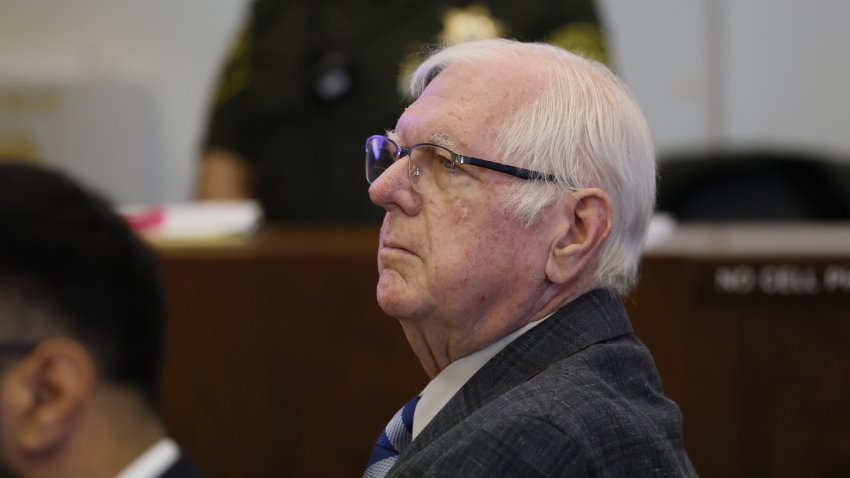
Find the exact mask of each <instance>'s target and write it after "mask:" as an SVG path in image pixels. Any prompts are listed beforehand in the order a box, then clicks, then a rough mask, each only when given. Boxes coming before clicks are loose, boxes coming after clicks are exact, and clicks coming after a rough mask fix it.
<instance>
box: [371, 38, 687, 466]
mask: <svg viewBox="0 0 850 478" xmlns="http://www.w3.org/2000/svg"><path fill="white" fill-rule="evenodd" d="M411 92H412V94H413V96H414V97H415V98H416V100H415V101H414V102H413V103H412V104H411V105H410V106H409V107H408V108H407V109H406V110H405V112H404V113H403V114H402V116H401V117H400V118H399V120H398V122H397V124H396V128H395V130H394V131H391V132H389V133H387V135H386V136H380V135H379V136H372V137H370V138H369V139H368V140H367V142H366V161H367V165H366V168H367V178H368V180H369V182H370V183H371V187H370V189H369V195H370V197H371V199H372V201H373V202H374V203H375V204H377V205H379V206H381V207H383V208H384V209H385V210H386V215H385V218H384V222H383V227H382V229H381V238H380V246H379V252H378V269H379V272H380V279H379V281H378V286H377V295H378V302H379V303H380V305H381V307H382V308H383V310H384V311H386V312H387V313H388V314H390V315H391V316H393V317H396V318H397V319H398V320H399V321H400V323H401V325H402V328H403V329H404V333H405V335H406V337H407V339H408V341H409V342H410V345H411V347H412V348H413V351H414V352H415V353H416V355H417V357H418V358H419V360H420V361H421V363H422V366H423V367H424V368H425V370H426V371H427V373H428V374H429V376H430V377H431V378H432V381H431V382H430V383H429V384H428V385H427V387H425V389H424V390H423V392H422V394H421V396H420V397H415V398H414V399H413V400H411V402H410V403H408V404H407V405H405V406H404V407H403V408H402V410H400V411H399V413H398V414H397V415H396V416H395V417H393V419H392V420H391V422H390V423H389V425H388V426H387V429H386V430H385V431H384V433H383V434H382V435H381V437H380V439H379V441H378V444H377V445H376V447H375V450H374V452H373V453H372V456H371V457H370V460H369V464H368V466H367V470H366V472H365V475H364V476H367V477H373V476H384V475H386V476H393V477H400V476H439V477H446V476H458V477H472V476H488V477H490V476H571V477H573V476H629V477H632V476H691V475H695V472H694V470H693V468H692V466H691V464H690V461H689V459H688V457H687V454H686V453H685V450H684V446H683V441H682V424H681V414H680V412H679V409H678V407H677V406H676V404H675V403H673V402H672V401H670V400H669V399H667V398H666V397H665V396H664V394H663V393H662V391H661V385H660V383H659V379H658V374H657V372H656V370H655V366H654V364H653V361H652V358H651V356H650V354H649V352H648V351H647V349H646V348H645V347H644V346H643V344H641V343H640V342H639V341H638V340H637V339H636V338H635V336H634V335H633V334H632V329H631V326H630V323H629V320H628V317H627V316H626V313H625V310H624V309H623V306H622V304H621V301H620V299H619V296H621V295H623V294H625V293H626V292H627V291H628V290H629V288H630V287H631V286H632V285H633V284H634V282H635V276H636V271H637V266H638V260H639V256H640V252H641V248H642V244H643V238H644V234H645V232H646V229H647V225H648V222H649V219H650V216H651V213H652V207H653V202H654V195H655V161H654V155H653V148H652V144H651V139H650V133H649V131H648V128H647V126H646V123H645V120H644V118H643V116H642V114H641V112H640V110H639V108H638V106H637V105H636V103H635V101H634V99H633V98H632V97H631V96H630V94H629V93H628V91H627V89H626V88H625V86H624V85H623V84H622V83H621V82H620V81H619V80H618V79H617V78H616V77H615V76H614V75H613V74H612V73H611V72H610V71H609V70H608V69H607V68H605V67H604V66H602V65H601V64H598V63H596V62H593V61H589V60H587V59H584V58H582V57H579V56H576V55H574V54H571V53H568V52H567V51H565V50H562V49H560V48H557V47H554V46H551V45H543V44H524V43H518V42H514V41H509V40H485V41H480V42H471V43H466V44H461V45H457V46H453V47H450V48H447V49H445V50H443V51H440V52H438V53H436V54H435V55H433V56H431V57H430V58H429V59H427V60H426V61H425V62H424V63H423V64H422V65H421V66H420V67H419V68H418V69H417V71H416V72H415V73H414V75H413V77H412V79H411ZM411 438H412V442H411V441H410V440H411Z"/></svg>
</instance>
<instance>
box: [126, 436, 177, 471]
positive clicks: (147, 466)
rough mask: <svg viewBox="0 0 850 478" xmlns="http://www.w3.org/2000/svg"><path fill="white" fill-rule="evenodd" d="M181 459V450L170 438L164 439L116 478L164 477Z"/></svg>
mask: <svg viewBox="0 0 850 478" xmlns="http://www.w3.org/2000/svg"><path fill="white" fill-rule="evenodd" d="M179 458H180V448H178V447H177V443H175V442H174V440H172V439H170V438H162V439H161V440H159V441H158V442H156V443H154V445H153V446H151V447H150V448H148V449H147V450H146V451H145V452H144V453H142V454H141V455H139V457H138V458H136V459H135V460H134V461H133V462H132V463H130V464H129V465H127V467H125V468H124V469H123V470H122V471H121V473H119V474H118V475H117V476H116V477H115V478H155V477H158V476H160V475H162V474H163V473H164V472H165V470H167V469H168V468H170V467H171V465H173V464H174V463H176V462H177V460H178V459H179Z"/></svg>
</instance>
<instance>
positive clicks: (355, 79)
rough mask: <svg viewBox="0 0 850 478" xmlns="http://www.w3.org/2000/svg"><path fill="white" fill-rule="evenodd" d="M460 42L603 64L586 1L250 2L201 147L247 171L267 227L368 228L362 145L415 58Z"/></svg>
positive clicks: (396, 100) (393, 107)
mask: <svg viewBox="0 0 850 478" xmlns="http://www.w3.org/2000/svg"><path fill="white" fill-rule="evenodd" d="M465 35H472V36H473V37H476V36H477V37H481V36H493V35H497V36H503V37H509V38H516V39H519V40H523V41H548V42H550V43H555V44H559V45H561V46H564V47H565V48H568V49H573V50H576V49H577V50H580V51H579V53H584V54H586V55H588V56H595V57H597V58H598V59H602V60H603V61H604V60H605V59H604V52H605V48H604V44H603V38H602V34H601V29H600V27H599V23H598V19H597V15H596V11H595V9H594V6H593V3H592V2H591V1H584V0H580V1H575V0H571V1H564V0H558V1H554V0H524V1H521V2H517V1H516V0H501V1H488V2H466V1H447V0H443V1H439V0H437V1H429V2H418V1H412V0H395V1H393V0H384V1H380V0H350V1H333V2H332V1H327V0H325V1H320V0H318V1H317V0H280V1H277V0H259V1H256V2H255V4H254V6H253V9H252V11H251V17H250V23H249V24H248V25H247V26H246V28H245V30H244V31H243V34H242V35H241V37H240V38H239V40H238V41H237V42H236V44H235V45H234V47H233V49H232V52H231V56H230V59H229V61H228V63H227V65H226V67H225V70H224V73H223V75H222V79H221V81H220V83H219V88H218V93H217V96H216V101H215V107H214V110H213V112H212V115H211V119H210V124H209V128H208V132H207V138H206V140H205V146H206V147H213V146H215V147H221V148H224V149H229V150H232V151H234V152H236V153H238V154H239V155H241V156H242V157H244V158H246V159H247V160H248V161H250V162H251V163H252V164H253V166H254V170H255V178H256V180H255V185H254V188H255V189H254V194H255V196H256V197H257V198H258V199H259V200H260V202H261V203H262V205H263V207H264V209H265V213H266V217H267V218H268V219H270V220H272V221H276V222H302V223H303V222H313V223H356V222H360V223H376V224H377V223H378V222H379V221H380V219H381V217H383V213H384V211H383V210H382V209H381V208H379V207H377V206H375V205H373V204H372V203H371V202H370V201H369V197H368V193H367V183H366V180H365V171H364V168H365V166H364V159H363V155H364V152H363V144H364V141H365V140H366V138H367V137H368V136H370V135H372V134H379V133H383V132H384V131H385V130H387V129H391V128H393V127H394V126H395V122H396V120H397V119H398V117H399V115H400V114H401V112H402V110H403V108H404V106H405V104H407V103H408V102H409V100H407V99H405V98H404V97H403V95H402V93H401V91H400V86H399V85H400V83H401V82H402V80H401V76H403V74H402V73H403V72H408V73H409V72H410V71H412V69H413V68H414V67H415V66H416V64H417V63H418V60H417V58H418V57H417V53H419V54H421V52H422V51H423V47H425V46H429V45H434V44H440V43H442V42H446V41H449V42H453V41H460V40H462V39H463V38H461V37H462V36H465ZM600 56H601V58H600Z"/></svg>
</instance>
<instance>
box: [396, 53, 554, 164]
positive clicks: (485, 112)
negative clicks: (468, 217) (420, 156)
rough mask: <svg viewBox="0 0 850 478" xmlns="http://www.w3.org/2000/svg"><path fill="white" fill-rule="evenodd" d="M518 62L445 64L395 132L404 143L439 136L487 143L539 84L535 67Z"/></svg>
mask: <svg viewBox="0 0 850 478" xmlns="http://www.w3.org/2000/svg"><path fill="white" fill-rule="evenodd" d="M522 63H523V62H520V63H516V62H514V63H513V64H512V63H510V62H507V61H490V62H486V63H484V62H482V63H471V64H454V65H450V66H449V67H447V68H446V69H445V70H443V71H442V72H440V74H438V75H437V76H436V77H435V78H434V79H433V80H432V81H431V83H430V84H429V85H428V86H427V87H426V88H425V90H424V91H423V92H422V94H421V95H420V96H419V98H417V99H416V101H414V102H413V103H412V104H411V105H410V106H408V107H407V109H405V111H404V113H403V114H402V116H401V117H400V118H399V121H398V123H397V125H396V129H395V132H396V133H397V134H398V137H399V138H400V139H401V140H402V141H404V142H409V141H416V142H419V141H424V140H425V138H426V137H442V138H443V139H444V140H446V141H449V142H452V143H454V144H457V145H459V146H461V147H464V146H469V145H470V143H471V142H473V141H474V142H483V143H490V144H492V143H493V142H494V141H495V139H496V136H497V134H498V131H499V128H500V127H501V125H502V124H503V123H504V121H505V119H507V118H508V117H509V116H510V114H511V113H512V112H514V111H516V110H517V109H518V108H520V107H522V106H523V105H524V104H526V103H528V102H529V101H530V100H531V99H532V98H534V97H535V96H536V95H538V94H539V92H540V90H541V89H542V84H541V82H540V81H539V75H538V74H537V72H536V69H534V68H524V66H523V64H522ZM470 154H471V152H470Z"/></svg>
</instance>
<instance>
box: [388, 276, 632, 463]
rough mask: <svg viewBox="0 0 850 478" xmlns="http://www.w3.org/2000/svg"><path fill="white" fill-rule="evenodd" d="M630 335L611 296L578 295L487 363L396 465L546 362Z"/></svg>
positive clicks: (601, 291) (626, 321) (622, 312)
mask: <svg viewBox="0 0 850 478" xmlns="http://www.w3.org/2000/svg"><path fill="white" fill-rule="evenodd" d="M631 332H632V327H631V323H630V322H629V319H628V317H627V315H626V312H625V309H624V308H623V305H622V303H621V302H620V299H619V298H618V297H617V296H616V294H615V293H613V292H612V291H609V290H604V289H597V290H594V291H591V292H589V293H587V294H584V295H583V296H581V297H579V298H577V299H576V300H574V301H572V302H570V303H568V304H566V305H565V306H563V307H562V308H561V309H559V310H558V311H557V312H555V314H553V315H552V316H551V317H549V318H548V319H546V321H545V322H543V323H542V324H540V325H539V326H537V327H535V328H533V329H531V330H530V331H528V332H527V333H525V334H523V335H522V336H520V337H519V338H517V339H516V340H514V341H513V342H512V343H511V344H510V345H508V346H507V347H505V349H503V350H502V351H501V352H499V353H498V354H497V355H496V356H494V357H493V358H492V359H490V361H489V362H487V364H486V365H484V367H482V368H481V370H479V371H478V372H477V373H476V374H475V375H473V376H472V378H471V379H470V380H469V382H467V383H466V385H464V386H463V387H462V388H461V389H460V391H458V393H457V394H456V395H455V396H454V397H452V399H451V400H449V402H448V403H447V404H446V406H445V407H443V409H442V410H441V411H440V412H439V413H438V414H437V415H436V416H435V417H434V419H433V420H431V423H429V424H428V426H426V427H425V429H424V430H422V433H421V434H420V435H419V436H418V437H417V438H416V440H414V441H413V443H411V446H410V447H408V448H407V450H405V452H404V453H403V454H402V456H401V457H400V460H401V461H403V460H404V457H405V455H407V456H413V455H415V454H416V453H417V452H418V451H419V450H422V449H423V448H425V447H426V446H428V445H429V444H430V443H431V442H433V441H434V440H435V439H437V438H438V437H439V436H440V435H442V434H444V433H445V432H447V431H448V430H450V429H451V428H452V427H454V426H456V425H457V424H458V423H460V422H461V421H462V420H464V419H465V418H466V417H468V416H469V415H471V414H472V413H474V412H475V411H476V410H478V409H479V408H481V407H482V406H483V405H484V404H486V403H489V402H491V401H492V400H494V399H495V398H496V397H499V396H500V395H502V394H504V393H505V392H507V391H508V390H510V389H511V388H513V387H515V386H517V385H519V384H521V383H523V382H526V381H528V380H529V379H530V378H532V377H533V376H534V375H537V374H538V373H540V372H541V371H542V370H544V369H545V368H546V367H548V366H549V365H551V364H552V363H554V362H557V361H559V360H561V359H563V358H565V357H568V356H570V355H572V354H575V353H576V352H578V351H580V350H582V349H584V348H586V347H588V346H590V345H593V344H595V343H598V342H601V341H604V340H609V339H612V338H615V337H619V336H622V335H625V334H629V333H631Z"/></svg>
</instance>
